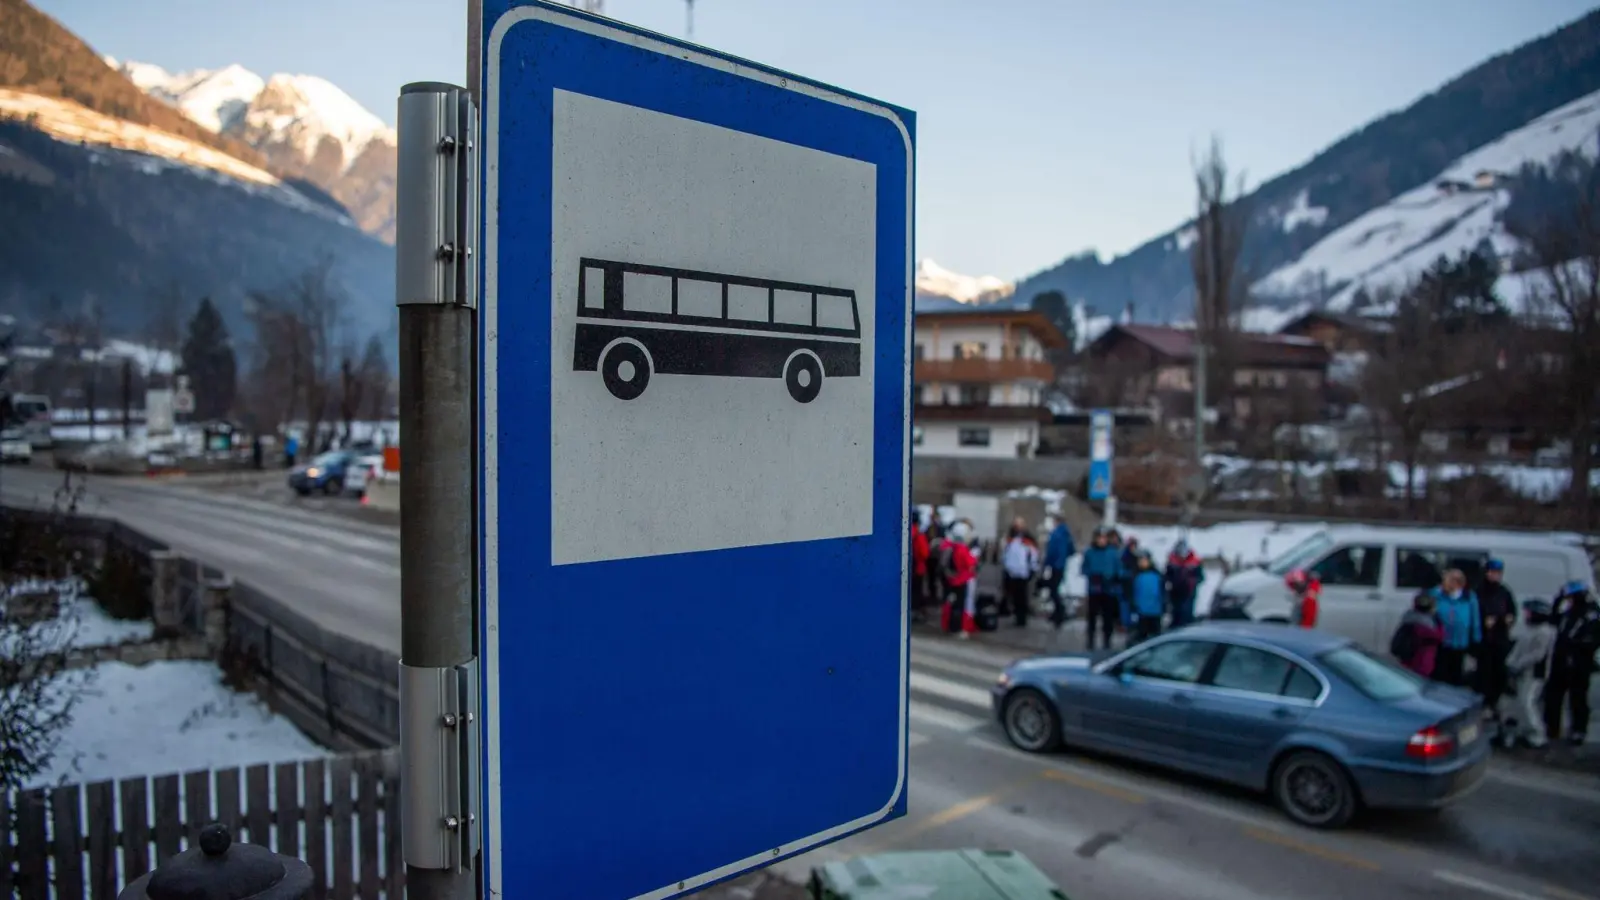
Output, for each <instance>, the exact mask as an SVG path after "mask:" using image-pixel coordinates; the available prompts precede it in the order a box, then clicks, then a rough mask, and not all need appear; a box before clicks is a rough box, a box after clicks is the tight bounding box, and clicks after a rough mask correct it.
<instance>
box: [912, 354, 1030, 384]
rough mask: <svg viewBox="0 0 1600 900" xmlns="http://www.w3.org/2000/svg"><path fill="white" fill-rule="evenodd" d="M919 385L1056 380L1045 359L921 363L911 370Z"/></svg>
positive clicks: (926, 361)
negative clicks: (934, 382) (922, 383)
mask: <svg viewBox="0 0 1600 900" xmlns="http://www.w3.org/2000/svg"><path fill="white" fill-rule="evenodd" d="M912 372H913V376H912V377H913V379H914V380H916V381H918V382H930V381H936V382H945V383H950V384H961V383H978V382H985V383H1000V382H1006V381H1038V382H1042V383H1047V382H1050V381H1052V380H1054V379H1055V377H1056V371H1055V367H1054V366H1052V365H1050V364H1049V363H1047V362H1045V361H1044V360H1042V359H919V360H917V361H916V362H915V364H914V365H913V366H912Z"/></svg>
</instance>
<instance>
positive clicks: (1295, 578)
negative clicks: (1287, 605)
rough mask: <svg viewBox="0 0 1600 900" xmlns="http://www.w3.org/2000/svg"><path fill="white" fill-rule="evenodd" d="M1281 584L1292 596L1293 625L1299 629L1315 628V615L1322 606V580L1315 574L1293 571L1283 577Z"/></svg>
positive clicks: (1299, 570)
mask: <svg viewBox="0 0 1600 900" xmlns="http://www.w3.org/2000/svg"><path fill="white" fill-rule="evenodd" d="M1283 583H1284V584H1286V585H1288V586H1289V591H1290V593H1292V594H1293V595H1294V600H1295V605H1294V624H1296V625H1298V626H1300V627H1301V628H1315V627H1317V613H1318V612H1320V611H1321V605H1322V579H1320V578H1318V577H1317V576H1316V574H1315V573H1312V572H1307V571H1306V570H1304V569H1295V570H1294V571H1292V572H1290V573H1289V574H1288V575H1286V576H1284V579H1283Z"/></svg>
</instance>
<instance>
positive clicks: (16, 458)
mask: <svg viewBox="0 0 1600 900" xmlns="http://www.w3.org/2000/svg"><path fill="white" fill-rule="evenodd" d="M31 462H33V444H31V443H29V442H28V436H27V435H26V434H24V433H23V431H22V429H21V428H15V427H13V428H7V429H5V430H4V431H0V463H24V464H26V463H31Z"/></svg>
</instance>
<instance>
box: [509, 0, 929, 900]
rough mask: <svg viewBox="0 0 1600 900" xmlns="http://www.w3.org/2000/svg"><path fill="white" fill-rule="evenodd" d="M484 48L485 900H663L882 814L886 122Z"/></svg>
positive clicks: (892, 312)
mask: <svg viewBox="0 0 1600 900" xmlns="http://www.w3.org/2000/svg"><path fill="white" fill-rule="evenodd" d="M483 22H484V26H483V28H484V31H483V35H482V39H483V44H482V47H483V53H482V63H483V81H482V85H483V91H482V116H481V123H482V125H481V127H482V132H481V135H480V138H481V147H482V149H483V158H484V173H483V175H484V177H483V191H484V193H483V195H482V205H481V208H482V210H483V222H482V235H483V240H482V248H483V253H482V256H483V260H482V263H483V270H482V286H483V287H482V299H481V308H480V322H481V326H482V334H481V340H482V344H481V351H482V352H481V354H480V360H481V365H482V381H481V384H482V391H483V393H482V397H481V405H482V408H481V416H480V420H481V422H482V423H483V434H482V445H481V446H482V467H483V468H482V479H481V489H482V498H481V499H482V502H481V511H482V523H481V524H482V528H481V534H482V545H481V551H482V556H481V559H482V560H483V566H484V568H483V573H482V616H481V622H482V647H481V651H482V652H481V657H482V660H483V667H484V669H483V672H484V675H483V678H484V691H483V697H484V699H483V725H484V732H483V733H484V744H485V752H484V759H483V762H484V770H485V778H484V810H485V822H484V826H485V827H484V831H483V834H484V856H485V866H486V870H487V878H488V885H489V888H490V890H491V891H492V892H493V893H494V894H496V895H505V896H510V897H518V898H520V897H561V898H567V900H584V898H604V900H614V898H664V897H674V896H678V895H680V894H684V893H689V892H691V891H693V890H695V889H698V888H700V887H703V886H705V885H706V884H709V883H711V882H714V881H718V880H722V879H724V878H729V877H732V876H734V875H737V874H739V873H741V872H744V871H747V870H749V869H753V868H756V867H758V866H761V865H765V864H767V863H770V862H773V861H775V860H778V859H781V858H783V857H786V856H790V855H792V854H796V853H801V852H804V851H806V850H809V849H811V848H814V847H816V846H818V845H820V844H822V843H825V842H827V841H830V840H835V839H837V838H840V837H843V836H845V835H848V834H851V833H853V832H856V831H859V830H861V829H863V828H867V827H870V826H872V825H876V824H878V823H881V822H884V821H886V820H888V819H892V818H894V817H897V816H900V815H903V814H904V811H905V804H906V798H905V786H906V712H907V706H906V705H907V696H906V690H907V677H908V662H909V660H908V654H909V643H908V633H907V600H908V582H909V572H908V568H907V567H908V557H909V551H908V530H909V508H910V490H909V487H910V486H909V471H910V433H911V429H910V421H911V406H910V389H911V354H910V348H911V342H910V334H911V263H912V260H911V248H912V221H913V218H912V203H913V177H914V162H913V161H914V155H913V146H914V143H913V137H912V135H913V128H914V119H913V116H912V114H911V113H909V112H908V111H905V110H901V109H896V108H893V107H889V106H885V105H883V104H881V103H878V102H876V101H872V100H868V99H866V98H863V97H860V96H857V95H854V94H850V93H847V92H844V91H841V90H838V89H836V88H831V87H827V86H825V85H822V84H818V83H816V82H813V81H809V80H806V79H804V78H799V77H796V76H794V75H790V74H786V73H783V72H778V71H774V70H772V69H768V68H765V67H763V66H760V65H756V64H754V63H750V62H748V61H745V60H740V59H735V58H733V57H728V56H725V55H721V54H717V53H714V52H712V51H709V50H706V49H705V48H702V47H696V46H693V45H690V44H685V43H681V42H678V41H675V40H672V39H670V38H665V37H662V36H660V35H656V34H652V33H649V32H645V31H641V30H639V29H635V28H630V27H628V26H627V25H624V24H621V23H618V22H613V21H610V20H607V19H603V18H599V17H596V16H591V15H588V14H585V13H581V12H578V11H576V10H574V9H572V8H570V7H565V6H559V5H555V4H548V3H542V2H520V3H518V2H508V0H485V2H484V16H483Z"/></svg>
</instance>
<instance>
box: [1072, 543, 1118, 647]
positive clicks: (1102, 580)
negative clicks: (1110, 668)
mask: <svg viewBox="0 0 1600 900" xmlns="http://www.w3.org/2000/svg"><path fill="white" fill-rule="evenodd" d="M1078 571H1079V572H1081V573H1082V574H1083V580H1084V581H1085V582H1086V583H1087V590H1086V593H1087V594H1088V597H1089V615H1088V621H1087V623H1086V624H1085V628H1084V640H1085V641H1086V642H1087V644H1086V646H1087V647H1088V649H1090V650H1093V649H1094V634H1095V631H1096V630H1097V629H1098V630H1099V632H1100V638H1101V640H1100V645H1101V646H1102V647H1104V648H1105V649H1107V650H1110V649H1111V635H1112V634H1113V633H1115V632H1116V630H1117V622H1118V621H1119V619H1120V618H1121V612H1120V610H1119V609H1118V598H1119V596H1120V594H1121V585H1122V551H1121V550H1120V549H1119V548H1117V547H1114V546H1112V544H1111V540H1110V532H1109V530H1108V529H1106V528H1104V527H1100V528H1096V529H1095V530H1094V543H1093V545H1091V546H1090V547H1089V549H1087V550H1085V551H1083V559H1082V561H1080V562H1079V563H1078Z"/></svg>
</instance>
